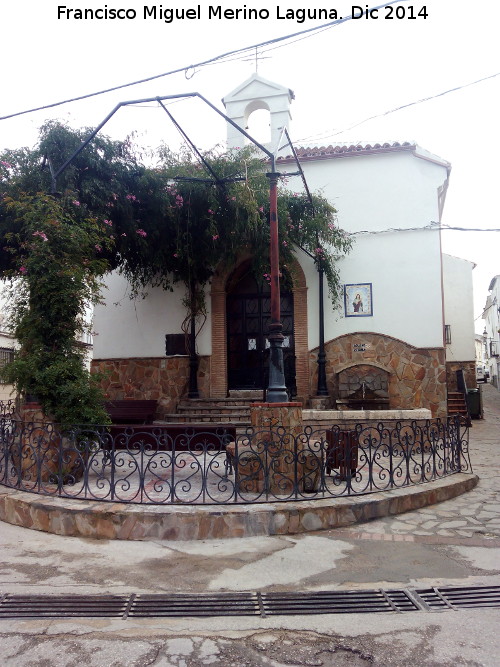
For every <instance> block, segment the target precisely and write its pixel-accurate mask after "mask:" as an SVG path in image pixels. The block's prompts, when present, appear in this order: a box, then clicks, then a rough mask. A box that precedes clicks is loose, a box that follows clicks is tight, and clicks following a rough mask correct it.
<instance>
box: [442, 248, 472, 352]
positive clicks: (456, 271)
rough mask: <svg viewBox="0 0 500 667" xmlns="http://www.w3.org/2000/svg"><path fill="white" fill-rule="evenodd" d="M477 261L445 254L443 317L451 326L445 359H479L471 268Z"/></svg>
mask: <svg viewBox="0 0 500 667" xmlns="http://www.w3.org/2000/svg"><path fill="white" fill-rule="evenodd" d="M474 266H475V265H474V263H473V262H470V261H468V260H466V259H460V258H459V257H452V256H451V255H443V286H444V313H445V316H444V319H445V324H449V325H450V327H451V343H450V344H449V345H447V346H446V361H473V360H474V359H475V358H476V350H475V332H474V304H473V288H472V271H473V269H474Z"/></svg>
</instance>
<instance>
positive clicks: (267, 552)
mask: <svg viewBox="0 0 500 667" xmlns="http://www.w3.org/2000/svg"><path fill="white" fill-rule="evenodd" d="M483 394H484V404H485V418H484V420H483V421H474V423H473V427H472V429H471V432H470V446H471V459H472V464H473V469H474V472H475V473H476V474H478V475H479V477H480V483H479V485H478V486H477V487H476V488H475V489H474V490H472V491H470V492H469V493H468V494H466V495H464V496H461V497H458V498H456V499H454V500H450V501H447V502H445V503H442V504H440V505H435V506H431V507H427V508H424V509H422V510H419V511H416V512H409V513H407V514H404V515H400V516H395V517H387V518H383V519H378V520H375V521H372V522H370V523H369V524H363V525H357V526H353V527H351V528H345V529H341V530H340V529H339V530H335V531H329V532H322V533H319V532H318V533H309V534H307V535H302V536H296V537H295V536H284V537H262V538H261V537H259V538H240V539H232V540H214V541H198V542H170V543H168V542H164V541H163V542H162V541H157V542H116V541H115V542H111V541H105V540H103V541H96V540H88V539H81V538H69V537H59V536H56V535H48V534H44V533H39V532H35V531H30V530H27V529H23V528H19V527H16V526H11V525H8V524H1V525H0V535H1V537H0V557H1V558H0V594H6V593H12V594H29V593H32V594H45V595H48V594H50V595H62V594H78V595H96V594H103V593H113V594H130V593H137V594H143V593H168V592H179V593H207V592H224V591H227V592H230V591H260V592H270V591H297V592H310V591H327V590H333V591H334V590H343V589H345V590H363V589H377V588H384V589H388V588H410V589H411V588H418V587H430V586H447V585H448V586H449V585H456V586H474V585H493V584H494V585H500V462H499V461H498V460H497V458H496V456H497V452H498V451H500V392H498V391H497V390H496V389H494V388H493V387H491V386H490V385H485V386H484V388H483ZM499 622H500V610H495V609H492V610H487V609H479V610H471V611H468V610H460V611H452V610H447V611H443V612H424V611H416V612H405V613H386V614H336V615H310V616H304V615H301V616H271V617H267V618H262V617H260V616H258V617H236V616H231V617H227V618H221V617H218V618H206V619H202V618H198V619H193V618H180V619H153V620H142V619H131V618H128V619H127V620H123V621H122V620H110V619H95V618H94V619H92V618H91V619H88V618H87V619H78V618H75V619H64V620H61V619H57V620H48V619H43V620H40V619H36V620H34V619H30V620H16V621H12V620H4V621H0V634H1V641H0V661H1V664H2V665H6V666H9V667H10V666H14V667H28V666H30V667H49V666H50V667H59V666H61V667H62V666H64V667H72V666H73V665H75V666H76V665H81V664H84V665H91V666H92V667H94V666H95V667H97V666H101V665H103V666H104V665H105V666H106V667H109V666H113V667H121V666H122V665H123V666H127V667H128V666H130V667H132V666H134V667H142V666H145V665H154V666H155V667H157V666H158V667H170V666H175V667H198V666H199V665H210V664H211V665H223V666H226V665H228V666H229V665H234V666H235V667H243V666H245V665H247V666H248V667H254V666H256V667H260V666H262V667H263V666H264V665H269V666H271V667H284V666H285V665H288V666H292V667H294V666H297V667H298V666H299V665H311V666H312V665H314V666H316V665H318V666H325V667H330V666H333V665H335V667H343V666H350V667H352V666H354V667H357V666H365V665H366V666H368V665H377V666H385V665H398V666H404V665H412V667H419V666H433V665H466V666H467V667H476V666H478V665H487V666H488V667H497V666H498V665H499V664H500V657H498V656H499V654H500V638H499V634H500V633H499V632H498V628H499V627H500V626H499Z"/></svg>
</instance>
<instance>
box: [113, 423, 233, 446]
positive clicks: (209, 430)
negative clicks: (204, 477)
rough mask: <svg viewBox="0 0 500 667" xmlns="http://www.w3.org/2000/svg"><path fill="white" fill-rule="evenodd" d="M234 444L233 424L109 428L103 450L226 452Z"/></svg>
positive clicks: (122, 425) (130, 425) (152, 425)
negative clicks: (230, 444) (227, 447)
mask: <svg viewBox="0 0 500 667" xmlns="http://www.w3.org/2000/svg"><path fill="white" fill-rule="evenodd" d="M235 440H236V427H235V426H234V424H211V423H208V422H206V423H201V424H174V423H172V424H112V425H111V426H109V440H108V441H107V442H105V444H104V449H105V450H108V451H109V450H110V449H119V450H123V449H128V450H130V451H134V450H136V451H137V450H140V449H146V450H148V451H153V452H154V451H157V450H158V451H176V452H193V453H200V452H203V451H208V452H214V451H224V452H225V451H226V446H227V445H228V444H229V443H230V442H234V441H235Z"/></svg>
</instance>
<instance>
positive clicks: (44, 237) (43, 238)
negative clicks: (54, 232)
mask: <svg viewBox="0 0 500 667" xmlns="http://www.w3.org/2000/svg"><path fill="white" fill-rule="evenodd" d="M33 236H39V237H40V238H41V239H42V241H48V240H49V239H48V238H47V234H45V232H40V231H37V232H33Z"/></svg>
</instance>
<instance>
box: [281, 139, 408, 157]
mask: <svg viewBox="0 0 500 667" xmlns="http://www.w3.org/2000/svg"><path fill="white" fill-rule="evenodd" d="M415 148H416V144H414V143H410V142H408V141H405V142H403V143H399V142H397V141H394V142H391V143H383V144H342V145H339V146H331V145H330V146H310V147H300V148H296V152H297V155H298V156H299V158H300V159H303V160H318V159H319V160H322V159H323V160H324V159H329V158H334V157H342V156H348V155H353V154H362V155H369V154H371V153H389V152H394V151H410V150H415ZM277 160H278V162H287V161H289V160H293V155H292V154H291V153H289V154H287V155H282V156H281V157H278V159H277Z"/></svg>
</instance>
